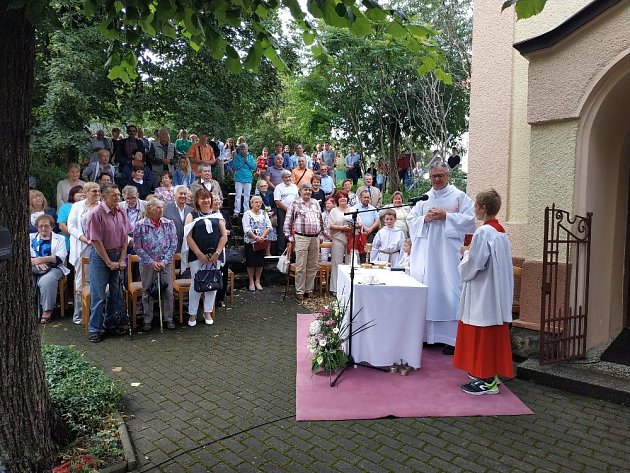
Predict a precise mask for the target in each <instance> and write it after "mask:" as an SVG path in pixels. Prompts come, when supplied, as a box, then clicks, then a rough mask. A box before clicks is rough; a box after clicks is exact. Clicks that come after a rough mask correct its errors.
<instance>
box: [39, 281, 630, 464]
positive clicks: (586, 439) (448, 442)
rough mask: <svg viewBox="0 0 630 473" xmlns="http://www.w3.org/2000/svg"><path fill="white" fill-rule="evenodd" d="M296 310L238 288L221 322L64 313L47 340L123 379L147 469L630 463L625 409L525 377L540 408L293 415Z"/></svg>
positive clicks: (271, 292)
mask: <svg viewBox="0 0 630 473" xmlns="http://www.w3.org/2000/svg"><path fill="white" fill-rule="evenodd" d="M298 312H307V310H305V309H304V307H301V306H299V305H297V304H296V303H295V301H294V300H293V299H290V298H287V300H286V301H282V290H281V289H280V288H279V287H276V288H266V289H265V290H264V291H262V292H256V293H250V292H248V291H242V290H241V291H236V298H235V301H234V303H233V304H228V308H226V309H219V310H218V320H217V321H216V323H215V324H214V325H212V326H206V325H204V324H203V323H198V324H197V326H196V327H194V328H189V327H187V326H183V327H180V328H178V329H177V330H176V331H174V332H170V331H167V330H165V331H164V334H160V333H159V328H154V329H153V331H152V332H151V333H149V334H137V335H135V336H134V339H133V341H130V340H128V339H127V338H120V339H106V340H105V341H104V342H103V343H100V344H90V343H89V342H88V341H87V338H86V337H85V336H84V335H83V331H82V328H81V327H76V326H74V325H72V322H71V320H70V318H68V317H66V318H65V319H64V320H63V321H55V322H54V323H51V324H49V325H47V326H43V327H42V336H43V339H44V341H45V342H47V343H59V344H73V345H76V346H77V347H78V348H79V349H80V350H81V351H84V352H85V354H86V356H87V357H88V358H89V359H90V360H92V361H94V362H95V363H96V364H98V365H100V366H102V367H103V369H104V370H105V371H106V372H108V373H109V374H110V375H111V376H112V377H114V378H116V379H119V380H120V381H121V383H123V385H124V386H125V389H126V392H127V394H126V396H125V414H126V415H127V416H128V422H127V424H128V428H129V430H130V433H131V437H132V440H133V443H134V447H135V449H136V453H137V456H138V460H139V462H140V465H141V466H140V470H141V471H165V472H182V471H190V472H202V471H213V472H214V471H218V472H222V471H239V472H240V471H291V472H293V471H317V472H325V471H374V472H381V471H395V472H400V471H420V472H433V471H447V472H461V471H472V472H482V471H492V472H520V471H522V472H532V471H566V472H590V471H619V472H621V471H629V468H630V408H628V407H624V406H619V405H615V404H610V403H607V402H605V401H597V400H592V399H589V398H585V397H582V396H579V395H573V394H569V393H565V392H563V391H558V390H555V389H551V388H547V387H544V386H539V385H535V384H531V383H528V382H524V381H520V380H514V381H510V382H508V385H509V388H510V389H511V390H512V391H514V392H515V393H516V394H517V395H518V396H519V397H520V398H521V399H522V400H523V401H524V402H525V403H526V404H527V405H528V406H529V407H530V408H531V409H532V410H533V411H534V413H535V415H533V416H518V417H507V416H506V417H457V418H453V417H445V418H419V419H394V418H388V419H379V420H364V421H345V422H296V421H295V352H296V335H295V315H296V313H298ZM300 343H306V341H305V340H300ZM116 367H121V368H122V371H120V372H112V371H111V370H112V368H116ZM629 382H630V381H629ZM131 383H140V385H139V386H137V387H132V386H131Z"/></svg>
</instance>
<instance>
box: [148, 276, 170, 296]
mask: <svg viewBox="0 0 630 473" xmlns="http://www.w3.org/2000/svg"><path fill="white" fill-rule="evenodd" d="M158 281H160V284H158ZM167 290H168V282H167V281H165V280H164V279H162V278H159V279H158V278H157V277H156V278H155V279H154V280H153V283H151V285H150V286H149V289H148V290H147V294H149V295H150V296H151V297H152V298H153V299H157V298H158V297H160V293H161V294H165V293H166V291H167Z"/></svg>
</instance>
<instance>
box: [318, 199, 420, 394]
mask: <svg viewBox="0 0 630 473" xmlns="http://www.w3.org/2000/svg"><path fill="white" fill-rule="evenodd" d="M421 197H426V198H424V199H422V198H418V199H417V200H415V201H414V202H412V203H409V204H402V205H393V206H391V207H386V209H397V208H401V207H413V206H414V205H416V203H417V202H418V201H419V200H428V198H429V197H428V196H427V195H426V194H425V195H424V196H421ZM381 210H382V209H381ZM366 212H377V215H378V210H376V209H368V210H354V211H352V212H345V213H344V215H349V216H350V217H352V256H351V257H350V304H349V310H350V316H349V317H348V361H346V364H345V365H344V367H343V368H342V370H341V371H340V372H339V374H337V376H335V379H333V380H332V381H331V382H330V387H333V386H335V385H336V384H337V381H339V378H341V376H343V374H344V373H345V372H346V370H347V369H348V368H349V367H350V366H354V365H357V366H363V367H365V368H370V369H372V370H377V371H382V372H384V373H386V372H388V371H389V370H388V369H386V368H381V367H378V366H372V365H366V364H361V363H356V362H355V361H354V358H353V357H352V318H353V317H354V254H355V251H356V239H355V237H354V236H355V232H356V229H357V217H358V215H359V214H362V213H366ZM377 218H379V217H377Z"/></svg>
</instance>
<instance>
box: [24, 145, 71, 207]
mask: <svg viewBox="0 0 630 473" xmlns="http://www.w3.org/2000/svg"><path fill="white" fill-rule="evenodd" d="M31 176H33V177H35V179H37V190H39V191H41V192H42V193H43V194H44V195H45V196H46V200H48V205H49V207H53V208H56V206H57V183H58V182H59V181H61V180H63V179H67V177H68V176H67V168H66V167H65V166H61V165H58V164H56V163H54V162H50V161H49V160H48V158H47V156H46V155H42V154H39V153H33V152H32V153H31ZM57 210H59V209H57Z"/></svg>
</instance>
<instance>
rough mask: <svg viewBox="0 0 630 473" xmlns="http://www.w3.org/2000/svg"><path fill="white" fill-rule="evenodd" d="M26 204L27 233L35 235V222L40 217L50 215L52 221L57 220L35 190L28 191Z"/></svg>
mask: <svg viewBox="0 0 630 473" xmlns="http://www.w3.org/2000/svg"><path fill="white" fill-rule="evenodd" d="M28 202H29V210H30V219H29V233H37V227H36V226H35V220H37V217H39V216H40V215H44V214H46V215H50V216H51V217H52V218H53V220H55V221H56V220H57V212H55V209H53V208H51V207H48V201H47V200H46V197H45V196H44V194H42V193H41V192H40V191H38V190H36V189H31V190H30V191H28Z"/></svg>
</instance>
